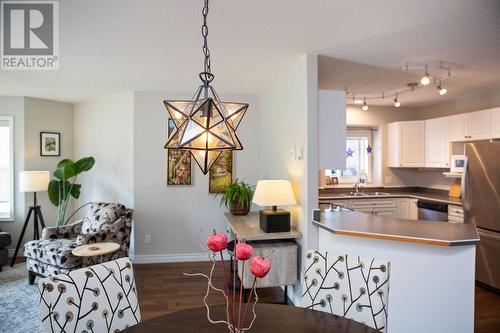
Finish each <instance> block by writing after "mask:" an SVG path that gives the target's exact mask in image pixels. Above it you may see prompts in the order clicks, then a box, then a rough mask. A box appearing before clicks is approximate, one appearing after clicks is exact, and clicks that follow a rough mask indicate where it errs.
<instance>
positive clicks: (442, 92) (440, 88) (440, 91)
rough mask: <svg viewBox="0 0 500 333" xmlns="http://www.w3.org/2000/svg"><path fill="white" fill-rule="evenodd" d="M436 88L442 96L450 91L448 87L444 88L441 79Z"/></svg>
mask: <svg viewBox="0 0 500 333" xmlns="http://www.w3.org/2000/svg"><path fill="white" fill-rule="evenodd" d="M436 88H437V90H438V91H439V95H441V96H443V95H444V94H446V93H447V92H448V89H446V88H444V87H443V85H442V84H441V80H439V85H438V86H437V87H436Z"/></svg>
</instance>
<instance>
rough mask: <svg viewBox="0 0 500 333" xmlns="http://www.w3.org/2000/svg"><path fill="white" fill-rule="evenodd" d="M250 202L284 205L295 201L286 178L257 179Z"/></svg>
mask: <svg viewBox="0 0 500 333" xmlns="http://www.w3.org/2000/svg"><path fill="white" fill-rule="evenodd" d="M252 202H253V203H255V204H257V205H259V206H286V205H295V204H296V203H297V202H296V201H295V196H294V194H293V189H292V183H290V181H288V180H259V181H258V182H257V187H256V188H255V193H254V195H253V200H252Z"/></svg>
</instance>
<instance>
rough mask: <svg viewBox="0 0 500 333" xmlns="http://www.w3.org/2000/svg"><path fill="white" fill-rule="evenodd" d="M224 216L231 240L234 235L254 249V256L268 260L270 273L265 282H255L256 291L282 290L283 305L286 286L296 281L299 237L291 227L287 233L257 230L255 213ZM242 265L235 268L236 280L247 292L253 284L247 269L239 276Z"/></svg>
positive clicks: (296, 231) (300, 236) (257, 218)
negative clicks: (278, 288) (274, 288)
mask: <svg viewBox="0 0 500 333" xmlns="http://www.w3.org/2000/svg"><path fill="white" fill-rule="evenodd" d="M224 216H225V218H226V221H227V226H228V233H229V235H230V236H231V238H232V239H234V235H235V234H236V235H237V236H238V239H239V240H245V241H246V242H247V243H249V244H251V245H252V246H253V247H254V256H270V260H271V261H272V263H273V265H272V268H271V271H270V272H269V274H268V275H267V276H266V277H265V278H263V279H258V280H257V288H267V287H281V286H284V287H285V302H286V297H287V296H286V292H287V286H289V285H293V284H295V283H296V282H297V281H298V255H299V251H298V246H297V243H295V240H296V239H299V238H302V233H301V232H300V231H298V230H297V229H296V228H295V227H293V226H292V228H291V230H290V231H289V232H271V233H266V232H264V231H262V230H261V229H260V227H259V212H250V213H249V214H248V215H239V216H235V215H232V214H231V213H224ZM242 264H243V263H242V262H239V264H238V277H239V278H240V281H241V283H242V285H243V288H245V289H249V288H251V286H252V283H253V276H251V274H250V272H249V269H248V266H246V267H245V275H244V276H242V274H241V273H242V269H241V268H242ZM246 265H248V263H247V264H246Z"/></svg>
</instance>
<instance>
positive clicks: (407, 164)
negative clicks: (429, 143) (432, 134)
mask: <svg viewBox="0 0 500 333" xmlns="http://www.w3.org/2000/svg"><path fill="white" fill-rule="evenodd" d="M424 146H425V122H424V121H423V120H417V121H398V122H394V123H389V125H388V148H389V149H388V153H389V163H388V164H389V167H392V168H419V167H423V166H424V165H425V147H424Z"/></svg>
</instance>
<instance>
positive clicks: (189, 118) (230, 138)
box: [163, 0, 248, 174]
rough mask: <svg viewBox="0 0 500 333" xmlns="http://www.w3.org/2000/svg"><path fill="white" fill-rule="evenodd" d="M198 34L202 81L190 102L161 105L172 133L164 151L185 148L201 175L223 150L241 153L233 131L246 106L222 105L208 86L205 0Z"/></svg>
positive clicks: (169, 101) (242, 104) (210, 76)
mask: <svg viewBox="0 0 500 333" xmlns="http://www.w3.org/2000/svg"><path fill="white" fill-rule="evenodd" d="M202 13H203V26H202V35H203V38H204V45H203V53H204V54H205V63H204V65H205V68H204V72H202V73H200V78H201V80H202V81H203V85H201V86H200V87H199V88H198V90H197V91H196V93H195V94H194V98H193V99H192V100H187V101H186V100H165V101H163V103H164V104H165V107H166V108H167V111H168V113H169V115H170V117H171V118H172V119H173V121H174V124H175V127H176V129H175V131H174V133H173V134H172V136H171V137H170V138H169V140H168V141H167V144H166V145H165V148H166V149H188V150H190V151H191V154H192V155H193V157H194V159H195V161H196V163H197V164H198V166H199V167H200V169H201V170H202V172H203V173H204V174H207V173H208V171H209V170H210V168H211V167H212V165H213V164H214V162H215V161H216V160H217V157H219V155H220V154H221V153H222V151H224V150H242V149H243V146H242V145H241V142H240V140H239V139H238V136H237V135H236V130H237V129H238V126H239V124H240V122H241V119H242V118H243V116H244V115H245V112H246V110H247V109H248V104H245V103H233V102H222V101H221V100H220V98H219V96H218V95H217V93H216V92H215V89H214V88H213V87H212V86H211V85H210V83H211V82H212V80H213V79H214V75H213V74H212V73H211V70H210V51H209V50H208V46H207V36H208V27H207V25H206V19H207V15H208V0H204V7H203V12H202Z"/></svg>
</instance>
